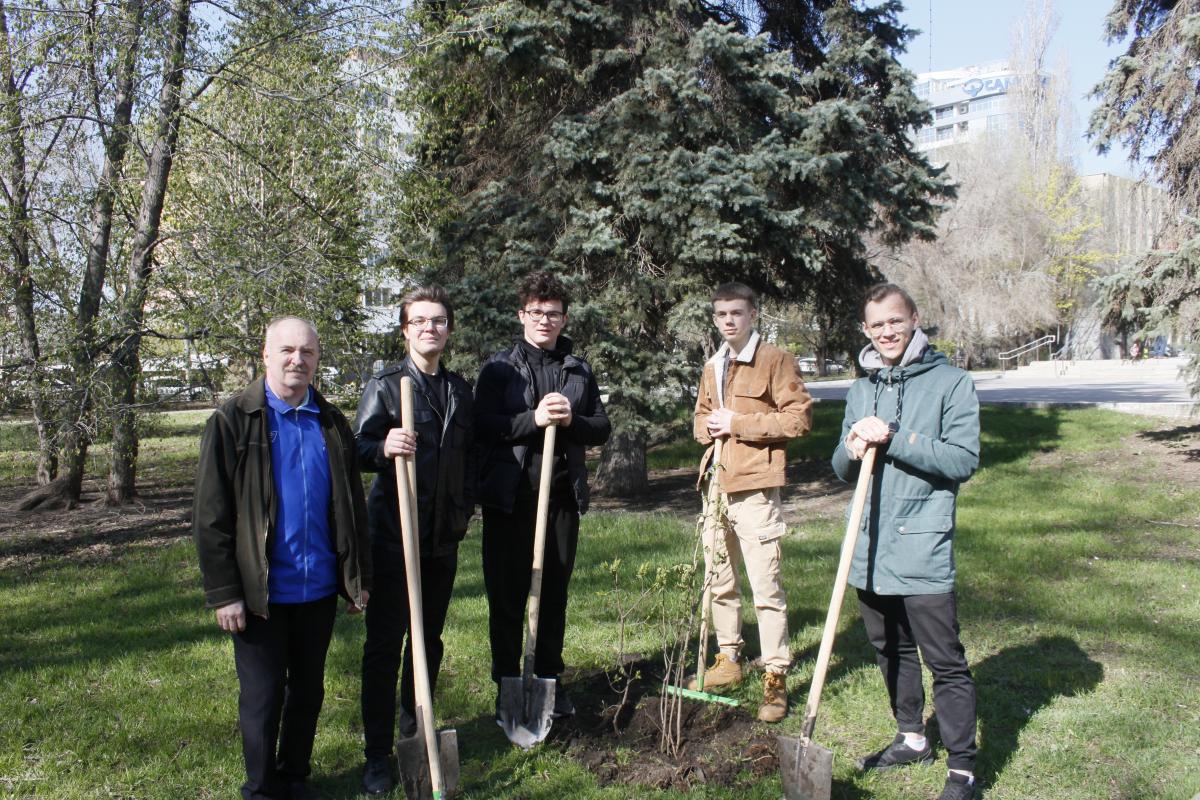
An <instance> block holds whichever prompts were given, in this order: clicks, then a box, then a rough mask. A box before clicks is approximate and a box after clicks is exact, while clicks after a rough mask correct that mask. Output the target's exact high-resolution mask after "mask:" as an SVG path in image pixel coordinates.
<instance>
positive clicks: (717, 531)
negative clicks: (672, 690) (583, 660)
mask: <svg viewBox="0 0 1200 800" xmlns="http://www.w3.org/2000/svg"><path fill="white" fill-rule="evenodd" d="M712 305H713V322H714V323H715V324H716V326H717V331H718V332H719V333H720V334H721V337H722V338H723V339H724V340H725V342H724V344H722V345H721V347H720V349H718V350H717V352H716V355H714V356H713V357H712V358H711V359H709V361H708V363H706V364H705V365H704V374H703V376H702V377H701V379H700V393H699V396H698V397H697V399H696V416H695V420H694V425H693V431H694V434H695V437H696V440H697V441H698V442H700V443H701V444H707V445H711V444H712V443H713V441H714V440H715V439H720V440H722V442H723V444H722V450H721V463H720V465H719V467H718V469H717V470H716V471H715V476H716V477H715V479H716V480H717V483H718V487H719V490H720V491H719V495H718V501H717V503H716V509H711V510H710V511H709V513H708V514H707V515H706V517H705V520H704V566H705V576H706V578H707V580H708V581H709V587H710V589H711V592H712V623H713V629H714V630H715V631H716V635H717V646H718V648H719V650H720V652H718V653H717V657H716V661H715V662H714V663H713V665H712V666H711V667H709V668H708V669H707V670H706V671H705V673H704V688H705V689H706V690H713V689H721V688H724V687H729V686H733V685H735V684H738V683H740V682H741V681H742V678H743V675H744V670H743V668H742V662H741V650H742V644H743V641H742V602H741V594H740V591H739V588H738V574H737V568H738V563H739V562H742V563H744V564H745V565H746V575H747V577H748V578H749V580H750V587H751V590H752V592H753V595H754V610H755V614H756V616H757V617H758V636H759V641H760V642H761V646H762V661H763V666H764V667H765V669H766V675H765V676H764V677H763V704H762V706H761V707H760V708H759V710H758V718H759V719H760V720H762V721H764V722H778V721H780V720H781V719H783V718H784V716H786V715H787V685H786V682H785V680H784V676H785V675H786V674H787V670H788V667H789V665H790V664H791V660H792V659H791V653H790V652H789V650H788V631H787V595H786V593H785V592H784V590H783V583H782V578H781V575H780V547H779V542H780V539H781V538H782V537H783V535H784V534H785V533H786V532H787V526H786V524H785V523H784V521H783V513H782V509H781V508H780V502H779V487H781V486H783V485H784V483H785V482H786V478H785V476H784V465H785V462H786V461H787V452H786V448H787V442H788V440H789V439H794V438H796V437H797V436H803V435H804V434H806V433H808V431H809V430H810V429H811V428H812V398H811V397H810V396H809V394H808V391H807V390H806V389H805V388H804V381H802V380H801V379H800V372H799V370H798V369H797V367H796V361H795V359H794V358H793V357H792V355H791V354H790V353H788V352H787V351H785V350H781V349H779V348H778V347H775V346H773V345H770V344H767V343H766V342H765V341H763V340H762V339H761V338H760V337H759V335H758V332H757V331H756V330H754V325H755V322H757V320H758V298H757V297H756V296H755V294H754V290H752V289H751V288H750V287H748V286H745V285H743V284H740V283H726V284H724V285H722V286H720V287H718V288H717V290H716V292H714V293H713V297H712ZM712 452H713V449H712V448H711V447H710V448H709V450H708V452H706V453H705V455H704V459H703V462H702V464H701V475H704V473H705V472H706V471H707V468H708V466H709V461H710V460H711V458H712ZM695 686H696V681H695V680H694V679H693V682H692V688H695Z"/></svg>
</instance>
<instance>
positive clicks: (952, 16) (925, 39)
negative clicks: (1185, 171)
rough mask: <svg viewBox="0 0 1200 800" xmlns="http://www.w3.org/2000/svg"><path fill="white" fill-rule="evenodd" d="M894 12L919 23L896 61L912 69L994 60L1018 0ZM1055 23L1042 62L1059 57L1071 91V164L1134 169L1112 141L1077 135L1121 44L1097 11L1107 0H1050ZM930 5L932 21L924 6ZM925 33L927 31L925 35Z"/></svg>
mask: <svg viewBox="0 0 1200 800" xmlns="http://www.w3.org/2000/svg"><path fill="white" fill-rule="evenodd" d="M904 4H905V6H906V9H905V11H904V12H903V13H902V14H901V15H900V20H901V22H903V23H904V24H905V25H907V26H908V27H910V28H914V29H917V30H920V31H922V33H921V34H920V35H918V36H917V37H916V38H914V39H913V40H912V41H911V42H910V43H909V46H908V52H907V53H905V54H904V55H903V56H901V58H900V61H901V63H902V64H904V66H905V67H907V68H908V69H910V70H912V71H913V72H929V71H930V70H933V71H938V70H947V69H955V68H958V67H965V66H969V65H971V64H981V63H986V62H989V61H1001V60H1004V59H1006V58H1007V57H1008V53H1009V49H1010V42H1011V37H1012V29H1013V24H1014V23H1015V22H1016V21H1017V20H1018V19H1019V18H1020V17H1021V16H1022V14H1023V12H1024V10H1025V5H1026V2H1025V0H985V1H984V2H980V1H979V0H904ZM1054 5H1055V7H1056V11H1057V14H1058V18H1059V20H1058V27H1057V30H1056V32H1055V34H1054V38H1053V39H1052V40H1051V55H1050V59H1049V63H1050V64H1051V65H1056V64H1058V63H1060V60H1064V61H1065V63H1066V67H1067V71H1068V73H1069V79H1070V96H1071V98H1072V100H1073V101H1074V106H1075V119H1074V122H1073V128H1074V131H1075V132H1076V136H1074V137H1072V144H1073V149H1074V153H1072V154H1071V155H1073V156H1074V159H1075V164H1076V167H1077V168H1078V169H1079V172H1080V173H1081V174H1083V175H1089V174H1092V173H1095V172H1110V173H1112V174H1114V175H1122V176H1125V177H1139V176H1140V174H1141V172H1142V170H1141V168H1140V167H1138V166H1133V165H1130V163H1129V161H1128V156H1127V154H1126V152H1125V151H1124V150H1123V149H1122V150H1121V151H1120V152H1118V151H1117V149H1116V148H1113V150H1112V151H1111V152H1110V153H1109V154H1108V155H1106V156H1101V155H1098V154H1097V153H1096V151H1095V148H1094V147H1093V146H1092V145H1091V144H1090V143H1089V142H1087V141H1086V139H1085V138H1084V135H1083V134H1084V131H1086V130H1087V120H1088V117H1089V116H1090V114H1091V111H1092V108H1093V107H1095V105H1096V102H1095V101H1094V100H1092V99H1090V98H1088V97H1087V96H1086V95H1088V94H1090V93H1091V89H1092V87H1093V86H1095V85H1096V84H1097V83H1099V81H1100V79H1101V78H1102V77H1103V76H1104V73H1105V72H1106V71H1107V67H1108V62H1109V61H1110V60H1112V59H1113V58H1114V57H1115V56H1117V55H1119V54H1120V53H1122V52H1124V47H1122V46H1121V44H1120V43H1117V44H1113V45H1109V44H1107V43H1106V42H1105V41H1104V17H1105V15H1106V14H1107V12H1108V10H1109V9H1110V8H1111V7H1112V1H1111V0H1054ZM931 10H932V18H933V19H932V21H933V24H932V26H931V25H930V13H931ZM930 33H932V36H931V35H930Z"/></svg>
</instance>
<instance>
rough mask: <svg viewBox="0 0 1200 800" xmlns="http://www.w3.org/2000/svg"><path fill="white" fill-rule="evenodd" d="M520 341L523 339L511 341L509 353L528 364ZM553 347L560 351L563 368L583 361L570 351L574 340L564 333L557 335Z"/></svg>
mask: <svg viewBox="0 0 1200 800" xmlns="http://www.w3.org/2000/svg"><path fill="white" fill-rule="evenodd" d="M522 341H524V340H523V339H517V341H516V342H514V343H513V349H512V353H511V355H512V358H513V359H515V360H517V361H520V362H521V363H522V364H528V363H529V362H528V361H527V360H526V358H525V353H524V350H523V348H522V347H521V342H522ZM554 349H555V350H556V351H558V352H559V353H562V355H563V368H564V369H573V368H575V367H578V366H579V365H580V364H582V363H583V361H582V359H580V358H579V357H578V356H576V355H573V354H572V351H573V350H574V349H575V342H574V341H573V340H572V339H571V337H569V336H567V335H566V334H560V335H559V337H558V346H557V347H555V348H554Z"/></svg>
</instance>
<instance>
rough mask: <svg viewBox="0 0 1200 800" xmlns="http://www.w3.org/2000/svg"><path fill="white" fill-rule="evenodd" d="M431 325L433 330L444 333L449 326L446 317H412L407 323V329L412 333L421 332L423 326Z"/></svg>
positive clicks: (423, 328)
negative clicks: (411, 330)
mask: <svg viewBox="0 0 1200 800" xmlns="http://www.w3.org/2000/svg"><path fill="white" fill-rule="evenodd" d="M430 323H432V324H433V328H434V330H439V331H444V330H446V328H447V327H449V325H450V320H449V319H447V318H446V317H413V318H412V319H410V320H409V321H408V327H410V328H412V329H413V330H414V331H423V330H425V326H426V325H429V324H430Z"/></svg>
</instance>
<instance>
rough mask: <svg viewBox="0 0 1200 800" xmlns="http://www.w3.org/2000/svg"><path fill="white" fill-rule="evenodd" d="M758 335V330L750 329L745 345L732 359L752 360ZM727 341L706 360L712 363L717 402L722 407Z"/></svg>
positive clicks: (750, 361) (727, 352)
mask: <svg viewBox="0 0 1200 800" xmlns="http://www.w3.org/2000/svg"><path fill="white" fill-rule="evenodd" d="M758 343H759V335H758V331H750V338H749V339H747V340H746V346H745V347H743V348H742V351H741V352H740V353H738V354H737V356H736V357H735V358H734V359H733V360H734V361H736V362H738V363H739V364H750V363H753V361H754V354H755V353H757V352H758ZM729 351H730V347H729V342H723V343H722V344H721V346H720V347H718V348H717V352H715V353H713V357H712V358H710V359H709V360H708V361H709V363H711V364H712V365H713V370H714V372H715V374H716V378H717V402H718V403H719V404H720V405H721V406H722V407H724V405H725V357H726V356H727V355H728V354H729Z"/></svg>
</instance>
